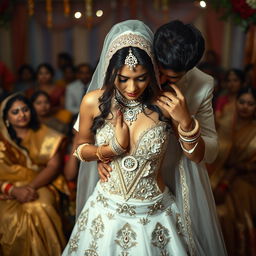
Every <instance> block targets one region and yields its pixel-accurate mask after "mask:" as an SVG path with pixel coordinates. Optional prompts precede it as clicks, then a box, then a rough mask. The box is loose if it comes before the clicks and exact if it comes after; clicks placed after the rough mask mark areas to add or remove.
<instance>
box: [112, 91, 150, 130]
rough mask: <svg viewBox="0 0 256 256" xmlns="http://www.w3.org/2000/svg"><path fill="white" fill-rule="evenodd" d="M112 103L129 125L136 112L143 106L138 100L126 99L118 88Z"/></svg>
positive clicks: (136, 114) (141, 109)
mask: <svg viewBox="0 0 256 256" xmlns="http://www.w3.org/2000/svg"><path fill="white" fill-rule="evenodd" d="M139 99H140V98H139ZM114 103H115V105H116V106H117V107H118V108H119V109H120V110H121V112H122V113H123V117H124V120H125V121H127V122H129V124H130V125H132V123H133V122H134V121H136V120H137V116H138V114H139V113H141V112H142V111H143V107H145V105H144V104H142V103H141V102H140V101H139V100H128V99H126V98H125V97H124V96H123V95H122V94H121V93H120V92H119V91H118V90H116V91H115V98H114Z"/></svg>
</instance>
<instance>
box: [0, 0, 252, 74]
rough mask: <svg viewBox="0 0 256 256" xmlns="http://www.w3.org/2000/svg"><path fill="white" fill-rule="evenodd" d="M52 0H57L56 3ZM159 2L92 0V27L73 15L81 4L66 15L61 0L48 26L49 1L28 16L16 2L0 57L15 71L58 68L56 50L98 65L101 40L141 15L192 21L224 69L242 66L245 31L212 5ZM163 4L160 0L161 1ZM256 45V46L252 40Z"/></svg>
mask: <svg viewBox="0 0 256 256" xmlns="http://www.w3.org/2000/svg"><path fill="white" fill-rule="evenodd" d="M53 2H54V1H53ZM156 2H157V1H147V0H140V1H139V0H137V1H136V0H131V1H106V0H105V1H103V0H102V1H93V3H95V6H94V7H95V8H94V9H95V10H97V9H102V10H103V11H104V14H103V16H102V17H100V18H97V17H95V18H94V19H93V22H92V27H91V28H90V29H89V28H88V27H87V26H86V22H85V20H84V19H83V18H81V19H79V20H77V19H75V18H74V17H73V14H74V12H75V11H81V13H82V14H83V13H84V4H83V2H82V3H81V2H80V3H79V2H75V3H74V2H73V1H70V3H71V15H70V17H65V16H64V14H63V4H62V1H58V2H55V3H54V4H53V27H52V28H50V29H49V28H48V27H47V26H46V14H45V3H44V2H37V1H35V15H34V16H32V17H28V15H27V5H26V4H25V3H18V4H16V6H15V10H14V15H13V20H12V22H11V24H10V26H9V28H8V29H0V59H1V60H2V61H4V62H5V63H6V64H7V65H8V66H9V67H10V68H11V69H12V70H13V71H16V70H17V69H18V67H19V66H20V65H22V64H24V63H30V64H32V66H34V67H36V66H37V65H38V64H40V63H41V62H49V63H51V64H53V65H54V66H56V57H57V54H58V53H59V52H61V51H65V52H68V53H70V54H71V55H72V56H73V57H74V60H75V63H76V64H79V63H81V62H89V63H91V64H92V65H95V64H96V62H97V60H98V58H99V55H100V51H101V47H102V44H103V40H104V38H105V35H106V33H107V32H108V31H109V29H110V28H111V26H112V25H113V24H114V23H116V22H119V21H122V20H125V19H131V18H133V19H140V20H142V21H144V22H145V23H146V24H148V25H149V26H150V27H151V28H152V30H153V31H155V30H156V28H157V27H159V26H160V25H162V24H164V23H165V22H168V21H169V20H171V19H180V20H182V21H184V22H185V23H194V24H195V25H196V26H197V27H198V28H199V29H200V30H201V31H202V33H203V34H204V37H205V39H206V47H207V49H211V50H214V51H216V53H217V54H218V56H219V58H220V60H221V62H220V64H221V65H222V66H223V67H242V66H243V64H244V61H243V58H244V41H245V33H244V32H243V31H241V30H240V29H239V28H237V27H234V26H232V25H231V24H230V23H227V22H226V23H225V22H223V21H220V20H219V19H218V16H217V14H216V13H215V11H214V10H212V9H211V8H210V6H208V8H206V9H203V8H200V7H198V6H195V5H194V4H193V3H191V2H190V3H186V2H181V3H179V2H178V3H172V1H170V3H171V4H170V8H169V9H168V10H163V9H162V8H161V6H157V5H156V4H154V3H156ZM158 2H159V1H158ZM254 45H255V44H254Z"/></svg>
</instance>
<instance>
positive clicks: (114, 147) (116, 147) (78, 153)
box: [73, 137, 126, 163]
mask: <svg viewBox="0 0 256 256" xmlns="http://www.w3.org/2000/svg"><path fill="white" fill-rule="evenodd" d="M88 145H91V144H89V143H83V144H81V145H79V146H78V147H77V149H76V150H75V152H74V153H73V155H74V156H75V157H77V158H78V159H79V160H80V161H83V162H85V161H87V160H86V159H85V158H84V157H83V156H82V149H83V147H85V146H88ZM107 146H109V147H110V149H111V151H112V152H113V156H119V155H122V154H124V153H125V152H126V149H124V148H123V147H122V146H121V145H120V144H119V143H118V141H117V139H116V137H113V138H112V139H111V140H110V142H109V145H107V144H104V145H100V146H98V147H97V151H96V156H97V157H98V159H99V160H100V161H101V162H103V163H109V162H110V161H111V160H112V157H107V156H104V155H103V153H102V149H103V148H104V147H107Z"/></svg>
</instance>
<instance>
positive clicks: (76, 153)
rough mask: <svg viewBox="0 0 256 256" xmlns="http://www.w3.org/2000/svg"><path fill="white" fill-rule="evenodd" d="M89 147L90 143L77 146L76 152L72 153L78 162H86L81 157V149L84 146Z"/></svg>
mask: <svg viewBox="0 0 256 256" xmlns="http://www.w3.org/2000/svg"><path fill="white" fill-rule="evenodd" d="M88 145H91V144H90V143H83V144H81V145H79V146H78V147H77V148H76V150H75V151H74V153H73V156H75V157H76V158H78V159H79V160H80V161H82V162H86V160H85V159H84V158H83V157H82V149H83V147H85V146H88Z"/></svg>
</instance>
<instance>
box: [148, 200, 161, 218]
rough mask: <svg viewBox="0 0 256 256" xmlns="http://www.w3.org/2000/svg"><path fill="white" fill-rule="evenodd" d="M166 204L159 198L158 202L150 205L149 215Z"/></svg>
mask: <svg viewBox="0 0 256 256" xmlns="http://www.w3.org/2000/svg"><path fill="white" fill-rule="evenodd" d="M163 207H164V205H163V204H162V201H161V200H159V201H157V202H156V203H154V204H153V205H150V206H149V207H148V209H149V211H148V215H153V214H155V213H156V212H157V211H161V210H162V209H163Z"/></svg>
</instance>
